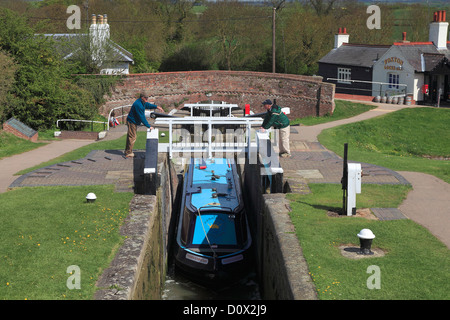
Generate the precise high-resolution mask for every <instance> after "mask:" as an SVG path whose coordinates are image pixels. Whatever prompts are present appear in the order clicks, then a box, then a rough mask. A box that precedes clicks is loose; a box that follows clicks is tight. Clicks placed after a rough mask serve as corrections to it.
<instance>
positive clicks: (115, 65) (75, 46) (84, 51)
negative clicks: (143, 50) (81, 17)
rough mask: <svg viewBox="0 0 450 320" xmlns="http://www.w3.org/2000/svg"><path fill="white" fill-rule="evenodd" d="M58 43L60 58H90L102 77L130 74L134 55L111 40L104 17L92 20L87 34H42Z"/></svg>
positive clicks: (94, 16)
mask: <svg viewBox="0 0 450 320" xmlns="http://www.w3.org/2000/svg"><path fill="white" fill-rule="evenodd" d="M45 36H47V37H52V38H53V39H54V40H55V41H56V43H57V44H58V48H57V50H58V51H59V52H60V53H61V55H62V58H63V59H76V58H78V59H86V57H85V56H86V55H88V57H87V59H91V61H92V62H93V63H94V64H95V65H97V66H98V67H99V68H100V73H101V74H117V75H123V74H129V73H130V66H131V65H132V64H134V61H133V55H132V54H131V53H130V52H128V51H127V50H125V49H124V48H122V47H121V46H119V45H118V44H117V43H115V42H114V41H112V40H111V39H110V27H109V24H108V19H107V15H106V14H104V15H98V16H96V15H95V14H93V15H92V17H91V25H90V27H89V33H82V34H78V33H57V34H45Z"/></svg>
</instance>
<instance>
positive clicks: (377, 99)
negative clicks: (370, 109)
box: [373, 96, 381, 102]
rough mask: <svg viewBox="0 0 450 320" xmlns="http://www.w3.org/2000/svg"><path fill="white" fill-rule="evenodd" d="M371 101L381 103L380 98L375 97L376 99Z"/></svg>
mask: <svg viewBox="0 0 450 320" xmlns="http://www.w3.org/2000/svg"><path fill="white" fill-rule="evenodd" d="M373 101H374V102H380V101H381V96H376V97H375V98H374V99H373Z"/></svg>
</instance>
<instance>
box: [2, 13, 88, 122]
mask: <svg viewBox="0 0 450 320" xmlns="http://www.w3.org/2000/svg"><path fill="white" fill-rule="evenodd" d="M0 50H4V51H7V52H8V53H9V54H10V55H11V57H12V58H13V59H14V61H15V62H16V63H17V71H16V72H15V79H14V83H13V84H12V85H11V88H10V90H9V94H8V95H7V99H6V103H5V109H4V116H5V117H11V116H14V117H16V118H17V119H19V120H20V121H22V122H24V123H25V124H27V125H29V126H30V127H32V128H34V129H46V128H50V127H52V126H54V124H55V122H56V120H57V119H60V118H65V117H69V116H70V117H71V118H74V119H92V118H93V116H94V115H95V114H96V111H97V110H96V105H95V101H94V99H93V97H92V95H91V94H90V92H89V91H87V90H84V89H82V88H80V87H78V86H76V85H75V84H74V83H73V82H72V81H71V79H70V69H68V66H67V65H66V64H65V63H64V61H61V60H60V59H59V58H58V57H57V56H56V55H55V53H54V51H55V50H54V43H53V42H52V41H51V39H49V38H47V37H38V36H35V34H34V31H33V29H31V28H30V27H28V25H27V22H26V20H25V19H24V18H23V17H21V16H19V15H18V14H16V13H14V12H12V11H10V10H8V9H4V8H0Z"/></svg>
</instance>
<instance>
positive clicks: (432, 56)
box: [394, 42, 450, 72]
mask: <svg viewBox="0 0 450 320" xmlns="http://www.w3.org/2000/svg"><path fill="white" fill-rule="evenodd" d="M394 45H395V46H396V47H397V49H398V50H399V51H400V52H401V54H402V55H403V57H404V58H405V59H406V60H407V61H408V62H409V63H410V64H411V65H412V66H413V67H414V69H415V70H416V71H422V72H424V71H431V70H432V69H434V67H435V66H436V65H437V64H438V63H439V62H441V61H442V59H444V58H447V59H449V58H450V43H447V50H438V49H437V48H436V46H435V45H434V44H433V43H432V42H411V43H394Z"/></svg>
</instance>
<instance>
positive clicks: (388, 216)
mask: <svg viewBox="0 0 450 320" xmlns="http://www.w3.org/2000/svg"><path fill="white" fill-rule="evenodd" d="M370 210H371V211H372V213H373V214H374V215H375V216H376V217H377V218H378V220H401V219H407V218H406V217H405V216H404V215H403V213H402V212H401V211H400V210H398V209H397V208H370Z"/></svg>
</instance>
